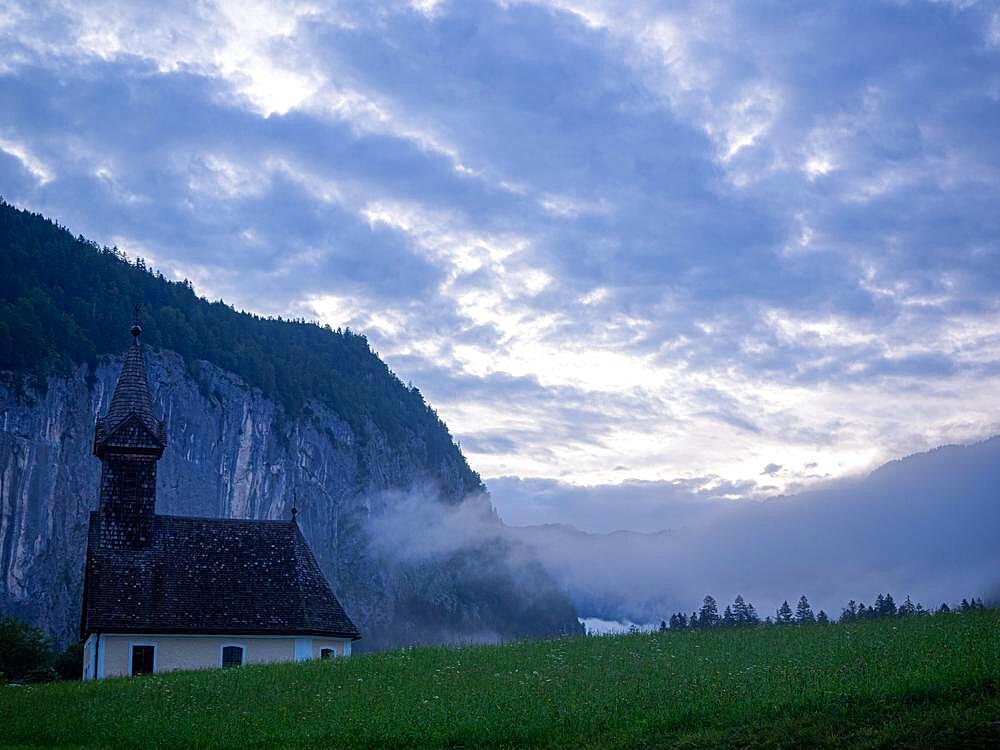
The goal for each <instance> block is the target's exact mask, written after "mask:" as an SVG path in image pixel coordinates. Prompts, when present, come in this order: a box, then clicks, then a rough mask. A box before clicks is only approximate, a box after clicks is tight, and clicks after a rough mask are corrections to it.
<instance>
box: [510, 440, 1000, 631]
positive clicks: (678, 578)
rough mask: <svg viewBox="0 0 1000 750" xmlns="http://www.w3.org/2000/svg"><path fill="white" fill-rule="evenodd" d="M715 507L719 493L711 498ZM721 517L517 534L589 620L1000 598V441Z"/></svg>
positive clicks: (726, 511)
mask: <svg viewBox="0 0 1000 750" xmlns="http://www.w3.org/2000/svg"><path fill="white" fill-rule="evenodd" d="M702 502H706V503H707V502H713V501H702ZM715 502H717V503H718V505H719V506H720V508H719V510H718V511H717V512H715V513H712V514H706V517H707V518H708V519H709V520H706V521H703V522H701V523H690V524H688V525H687V526H686V527H684V528H682V529H678V530H675V531H669V532H660V533H656V534H644V533H636V532H629V531H622V532H616V533H613V534H589V533H585V532H581V531H577V530H576V529H573V528H571V527H565V526H534V527H525V528H520V529H512V534H515V535H516V536H517V537H518V538H519V539H521V540H522V541H523V542H524V543H526V544H527V545H528V546H529V547H531V548H532V549H534V550H535V552H536V553H537V554H538V555H539V557H540V558H541V560H542V561H543V563H544V564H545V565H546V567H547V568H548V570H549V571H550V572H551V573H552V574H553V575H554V576H555V577H556V579H557V580H558V581H559V583H560V584H562V585H563V587H564V588H565V589H566V590H567V591H568V592H569V594H570V596H571V598H572V599H573V602H574V604H575V605H576V607H577V610H578V611H579V613H580V615H581V616H583V617H596V618H601V619H603V620H619V621H621V620H631V621H634V622H645V623H649V622H654V623H655V622H659V621H660V620H661V619H666V618H668V617H669V616H670V614H671V613H673V612H676V611H683V612H690V611H691V610H692V609H695V608H697V607H698V606H699V605H700V603H701V600H702V597H703V596H705V595H706V594H712V595H713V596H714V597H716V598H717V599H718V600H719V603H720V607H722V606H724V605H725V604H728V603H730V602H732V601H733V600H734V598H735V596H736V595H737V594H741V595H743V596H744V597H745V598H747V599H748V600H749V601H751V602H753V603H754V604H755V605H756V606H757V608H758V610H759V611H760V613H761V616H764V615H768V614H770V615H773V614H774V610H775V607H776V606H777V605H779V604H780V603H781V602H782V600H784V599H787V600H789V601H791V602H793V603H794V602H795V601H796V600H797V599H798V597H799V596H801V595H802V594H807V595H808V597H809V599H810V601H811V602H812V603H813V606H814V607H816V608H823V609H825V610H826V611H827V612H828V613H830V614H832V615H838V614H840V610H841V608H842V607H843V606H844V605H845V604H846V603H847V602H848V600H850V599H855V600H863V601H865V602H867V603H869V604H870V603H871V602H872V600H873V599H874V597H875V596H876V594H878V593H879V592H883V591H891V592H893V593H895V594H897V595H898V596H899V597H903V596H905V595H906V594H909V595H911V596H912V597H913V599H914V601H921V602H923V604H924V605H925V606H927V607H935V608H936V607H938V606H939V605H940V604H941V603H942V602H949V603H950V604H955V603H956V602H957V601H958V600H959V599H961V598H962V597H966V596H981V597H986V598H988V599H993V600H998V599H1000V543H998V541H997V540H998V539H1000V437H994V438H991V439H989V440H984V441H982V442H979V443H975V444H972V445H950V446H944V447H940V448H936V449H935V450H931V451H927V452H925V453H918V454H915V455H912V456H908V457H906V458H903V459H899V460H896V461H891V462H889V463H887V464H885V465H884V466H882V467H880V468H878V469H876V470H875V471H873V472H872V473H871V474H870V475H868V476H867V477H864V478H862V479H850V480H842V481H839V482H836V483H833V484H831V485H829V486H828V487H826V488H825V489H822V490H815V491H811V492H803V493H801V494H798V495H793V496H787V497H775V498H771V499H770V500H767V501H765V502H719V501H715Z"/></svg>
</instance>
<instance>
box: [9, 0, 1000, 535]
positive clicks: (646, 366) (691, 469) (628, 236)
mask: <svg viewBox="0 0 1000 750" xmlns="http://www.w3.org/2000/svg"><path fill="white" fill-rule="evenodd" d="M6 11H7V12H6V13H5V17H4V19H3V21H0V23H2V24H3V26H2V27H0V96H2V97H3V101H4V103H5V107H4V111H3V113H0V192H2V193H3V194H4V196H5V197H6V198H7V199H8V200H11V201H13V202H14V203H16V204H19V205H24V206H26V207H29V208H32V209H34V210H40V211H43V212H44V213H46V214H47V215H49V216H51V217H52V218H54V219H57V220H58V221H60V222H61V223H63V224H65V225H67V226H69V227H70V228H71V229H72V230H73V231H74V232H82V233H84V234H85V235H87V236H89V237H91V238H92V239H95V240H97V241H98V242H105V243H108V244H118V245H119V247H121V248H123V249H125V250H126V252H128V253H129V254H131V255H143V256H144V257H146V258H147V259H149V260H151V261H152V262H153V264H154V265H156V266H157V267H159V268H161V269H162V270H163V271H164V272H165V273H167V274H169V275H171V276H177V277H187V278H190V279H191V280H192V281H193V282H194V284H195V286H196V288H197V289H198V290H199V291H200V292H202V293H204V294H207V295H209V296H211V297H213V298H216V297H223V298H224V299H226V300H227V301H230V302H232V303H234V304H236V305H237V306H240V307H244V308H247V309H251V310H254V311H256V312H261V313H269V314H282V315H292V316H306V317H317V318H319V319H321V320H322V321H323V322H327V323H330V324H331V325H333V326H335V327H336V326H342V325H350V326H351V327H352V328H356V329H360V330H363V331H365V332H366V333H367V334H368V336H369V340H370V341H371V342H372V343H373V345H374V347H375V348H376V349H377V350H378V351H379V353H380V354H381V355H382V356H383V357H384V358H385V359H386V360H387V361H388V362H389V364H390V365H391V366H392V367H393V368H394V369H395V370H396V371H397V372H398V373H399V374H400V375H401V377H402V378H403V379H404V380H412V381H413V382H414V383H416V384H417V385H418V386H419V387H420V389H421V390H422V392H423V393H424V394H425V396H427V398H428V399H429V401H430V402H431V403H433V404H434V406H435V408H436V409H437V410H438V411H439V413H440V414H441V415H442V417H443V418H444V419H445V420H446V422H447V423H448V424H449V426H450V427H451V428H452V430H453V432H454V433H455V434H456V436H457V437H458V438H459V439H460V440H461V441H462V444H463V447H464V448H465V449H466V452H467V453H468V455H469V457H470V459H471V461H472V463H473V465H474V466H476V468H478V469H479V470H480V471H481V473H483V475H484V476H487V477H490V476H493V477H502V476H515V477H516V476H520V477H539V478H544V479H551V480H559V481H560V482H563V483H570V484H573V485H576V486H581V487H595V486H601V485H603V484H607V483H610V482H621V481H622V480H627V481H631V482H635V483H639V484H641V483H661V484H663V485H664V486H671V485H672V483H673V482H676V481H688V480H698V479H699V478H702V477H712V476H715V477H719V479H720V481H724V482H728V483H729V484H730V485H731V486H732V487H734V488H735V487H738V488H740V489H739V490H733V493H735V494H742V495H746V496H758V497H759V496H762V495H765V494H767V493H770V492H772V491H773V489H772V488H773V487H777V488H778V489H779V490H781V491H791V490H793V489H796V488H798V487H800V486H802V484H803V483H808V482H815V481H819V480H821V479H825V478H827V477H830V476H832V477H836V476H844V475H848V474H851V473H854V472H857V471H860V470H863V469H866V468H870V467H871V466H873V465H875V464H876V463H877V462H879V461H881V460H884V459H885V458H886V457H888V456H892V455H900V454H904V453H907V452H912V451H914V450H920V449H925V448H928V447H932V446H934V445H936V444H940V443H943V442H949V441H963V440H970V439H975V438H979V437H982V436H984V435H987V434H991V433H992V431H994V430H995V429H996V428H997V426H998V425H1000V412H998V410H997V409H998V407H997V405H996V403H995V402H996V399H995V398H993V397H992V394H993V393H995V392H996V389H997V387H998V386H1000V326H998V324H997V320H1000V315H998V313H1000V294H998V290H1000V245H998V237H1000V218H998V215H997V212H996V210H995V206H996V205H997V203H998V199H1000V187H998V185H1000V183H998V181H997V179H996V175H997V170H998V167H1000V143H998V142H997V139H996V138H995V132H996V130H997V126H998V123H1000V111H998V109H997V102H998V101H1000V83H998V81H1000V78H998V75H1000V47H998V46H997V45H996V44H995V33H994V31H995V27H996V18H995V13H993V14H991V13H990V11H989V10H988V9H987V8H985V7H983V6H980V5H976V4H968V5H966V4H941V3H923V2H916V3H906V4H898V3H868V4H858V5H849V6H838V7H833V8H831V7H829V6H827V5H823V4H818V3H817V4H805V5H801V6H797V7H796V8H794V9H791V10H790V9H788V8H785V7H781V8H778V7H777V6H775V7H770V8H769V7H761V6H757V5H755V6H747V5H740V4H729V3H712V4H704V3H675V4H671V5H670V7H669V8H665V7H664V6H663V5H662V4H660V3H653V2H636V3H630V4H629V5H628V7H627V8H624V7H623V6H622V5H621V4H620V3H609V2H603V1H601V0H559V1H558V2H541V1H540V2H487V1H486V0H481V1H479V0H474V1H472V2H463V3H417V4H414V3H406V2H399V3H389V4H385V3H370V2H364V1H358V2H338V3H329V4H324V3H299V2H288V3H273V4H272V3H251V4H249V5H248V4H245V3H242V4H240V5H238V6H237V5H233V4H231V3H228V2H209V3H198V4H191V5H189V4H186V3H160V4H146V5H141V4H134V3H120V2H114V1H112V0H101V1H100V2H94V3H87V4H76V5H66V4H63V3H32V4H30V5H28V4H21V3H13V4H10V3H9V4H8V6H7V8H6ZM771 464H774V465H780V466H782V467H783V468H782V469H781V471H780V472H772V473H765V474H761V470H760V469H761V467H762V466H768V465H771ZM810 464H813V465H810ZM637 486H638V485H637ZM561 502H566V503H569V504H571V505H572V504H574V503H578V502H581V501H579V500H578V499H575V498H574V497H571V496H568V495H567V496H565V497H564V498H563V499H562V500H561ZM548 507H549V509H550V513H551V514H552V515H551V517H550V518H551V519H555V518H557V517H559V516H558V512H559V511H558V509H557V508H556V507H555V506H551V505H550V506H548ZM579 512H580V513H581V514H584V515H585V514H587V513H589V512H590V511H588V510H587V508H586V504H584V505H582V506H580V508H579ZM640 515H641V514H640ZM537 517H538V518H541V516H537ZM640 521H641V518H640V516H637V517H636V522H637V523H638V522H640Z"/></svg>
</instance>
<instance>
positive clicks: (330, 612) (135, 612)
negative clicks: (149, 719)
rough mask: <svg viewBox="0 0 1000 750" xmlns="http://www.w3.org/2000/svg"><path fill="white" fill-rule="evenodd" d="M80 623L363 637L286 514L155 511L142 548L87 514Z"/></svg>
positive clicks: (123, 628) (92, 628)
mask: <svg viewBox="0 0 1000 750" xmlns="http://www.w3.org/2000/svg"><path fill="white" fill-rule="evenodd" d="M83 608H84V609H83V617H82V630H83V633H84V635H86V634H87V633H92V632H116V631H117V632H136V631H139V632H146V633H153V632H155V633H206V634H207V633H233V634H235V633H242V634H247V635H250V634H274V635H296V634H302V635H306V634H311V635H327V636H332V637H342V638H358V637H360V635H359V633H358V629H357V628H356V627H355V626H354V623H353V622H351V620H350V618H349V617H348V616H347V614H346V613H345V612H344V610H343V608H342V607H341V606H340V603H339V602H338V601H337V598H336V597H335V596H334V594H333V591H331V590H330V586H329V584H328V583H327V581H326V578H325V577H324V575H323V573H322V571H321V570H320V568H319V565H318V564H317V563H316V559H315V558H314V557H313V554H312V551H311V550H310V549H309V545H308V543H307V542H306V540H305V538H304V537H303V536H302V533H301V531H299V528H298V526H297V525H296V524H295V523H294V522H290V521H244V520H233V519H210V518H187V517H180V516H159V515H157V516H154V519H153V530H152V542H151V544H149V546H147V547H146V548H144V549H141V550H134V549H128V550H120V549H112V548H110V547H107V546H102V545H101V539H100V518H99V514H98V513H92V514H91V518H90V533H89V539H88V550H87V569H86V573H85V582H84V603H83Z"/></svg>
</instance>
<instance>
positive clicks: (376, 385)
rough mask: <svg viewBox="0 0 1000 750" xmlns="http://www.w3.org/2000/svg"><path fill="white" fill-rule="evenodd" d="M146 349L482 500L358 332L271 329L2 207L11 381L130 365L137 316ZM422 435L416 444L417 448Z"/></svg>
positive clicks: (451, 448)
mask: <svg viewBox="0 0 1000 750" xmlns="http://www.w3.org/2000/svg"><path fill="white" fill-rule="evenodd" d="M135 303H140V304H141V305H142V325H143V340H144V341H145V342H146V343H147V344H150V345H151V346H153V347H158V348H164V349H169V350H171V351H174V352H177V353H178V354H180V355H181V356H182V357H183V358H184V360H185V362H186V363H187V364H188V365H189V366H191V367H195V368H196V367H197V366H198V362H199V361H207V362H211V363H212V364H214V365H216V366H217V367H219V368H220V369H222V370H227V371H229V372H232V373H234V374H236V375H238V376H239V377H240V378H241V379H242V380H243V381H245V382H246V383H247V384H248V385H249V386H251V387H255V388H260V389H261V391H262V392H263V395H264V396H265V397H267V398H269V399H271V400H273V401H275V402H277V403H280V404H281V405H282V406H283V407H284V408H285V409H286V410H287V412H288V413H289V414H290V415H291V416H297V415H298V414H299V413H301V411H302V409H303V408H304V407H305V405H306V404H307V403H308V402H310V401H315V402H319V403H322V404H324V405H326V406H327V407H329V408H330V409H331V410H332V411H333V412H334V413H335V414H336V415H337V416H338V417H340V418H341V419H343V420H344V421H345V422H347V424H349V425H350V426H351V428H352V430H353V432H354V434H355V435H356V436H357V437H358V438H359V439H361V440H365V439H367V438H368V437H369V433H370V430H368V429H367V425H368V422H369V421H370V422H372V423H374V425H375V426H376V427H377V429H378V431H379V432H380V433H381V434H383V435H385V436H386V438H387V439H388V440H389V441H390V447H392V448H393V449H394V450H401V451H407V452H415V453H416V455H413V456H412V458H413V459H414V460H415V461H417V462H419V463H420V464H422V465H424V466H428V467H432V468H433V467H438V466H441V465H443V464H445V463H453V464H455V465H456V466H458V467H460V470H461V475H462V477H461V478H462V482H463V485H464V487H465V490H466V492H475V491H477V490H481V489H482V483H481V481H480V479H479V476H478V475H477V474H476V473H475V472H474V471H472V469H470V468H469V466H468V464H467V463H466V461H465V458H464V457H463V456H462V454H461V452H460V451H459V449H458V447H457V446H456V445H455V444H454V442H453V440H452V439H451V435H450V434H449V433H448V429H447V427H445V425H444V423H443V422H442V421H441V420H440V419H439V418H438V417H437V415H436V414H435V412H434V410H433V409H431V408H430V407H429V406H428V405H427V404H426V403H425V402H424V399H423V397H422V396H421V394H420V391H419V390H417V388H416V387H410V388H408V387H406V386H405V385H404V384H403V383H402V382H401V381H400V380H399V378H397V377H396V376H395V375H394V374H393V373H392V372H391V371H390V370H389V368H388V367H386V365H385V363H383V362H382V361H381V360H380V359H379V358H378V357H377V356H376V355H375V354H374V353H373V352H372V351H371V348H370V347H369V345H368V340H367V339H366V338H365V337H364V336H362V335H358V334H355V333H352V332H351V331H350V330H346V331H341V330H340V329H338V330H336V331H334V330H331V329H330V328H328V327H321V326H318V325H315V324H312V323H305V322H301V321H290V320H281V319H276V320H275V319H270V318H261V317H259V316H256V315H251V314H249V313H243V312H237V311H236V310H234V309H233V308H232V307H230V306H229V305H226V304H223V303H222V302H208V301H207V300H204V299H202V298H200V297H198V296H197V295H196V294H195V293H194V290H193V289H192V288H191V284H190V283H189V282H175V281H169V280H167V279H166V278H164V277H163V275H162V274H159V273H154V272H152V271H151V270H149V269H147V268H145V266H144V265H142V264H139V265H134V264H132V263H129V262H127V261H126V260H125V259H124V257H123V256H122V255H121V254H119V253H118V252H117V250H115V249H110V248H106V247H99V246H98V245H97V244H95V243H93V242H90V241H88V240H86V239H84V238H83V237H82V236H81V237H77V238H74V237H73V236H72V235H71V234H70V233H69V231H67V230H66V229H64V228H62V227H60V226H58V225H57V224H54V223H52V222H51V221H49V220H48V219H46V218H44V217H42V216H40V215H38V214H33V213H30V212H28V211H21V210H18V209H17V208H14V207H13V206H11V205H10V204H8V203H5V202H2V201H0V370H8V371H14V372H18V373H21V374H23V375H25V376H28V377H30V379H31V381H32V382H33V383H34V384H35V385H36V387H38V388H40V389H44V388H45V386H46V379H47V378H48V376H50V375H63V376H65V375H68V374H69V373H70V372H71V371H72V369H73V367H74V366H75V365H79V364H86V365H88V367H90V368H91V369H93V368H94V367H95V365H96V363H97V359H98V357H99V356H100V355H104V354H112V355H117V354H120V353H121V351H122V349H123V346H124V344H123V336H122V332H123V331H127V330H128V327H129V325H130V321H131V316H132V306H133V304H135ZM415 434H420V435H421V437H422V439H421V440H420V441H419V442H416V443H414V442H413V441H412V440H410V438H411V437H412V436H413V435H415Z"/></svg>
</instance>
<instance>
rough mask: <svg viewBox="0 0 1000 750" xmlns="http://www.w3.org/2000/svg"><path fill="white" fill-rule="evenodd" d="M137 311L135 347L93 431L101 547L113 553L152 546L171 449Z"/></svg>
mask: <svg viewBox="0 0 1000 750" xmlns="http://www.w3.org/2000/svg"><path fill="white" fill-rule="evenodd" d="M135 313H136V316H135V320H134V322H133V324H132V329H131V333H132V345H131V346H130V347H129V348H128V350H127V351H126V352H125V361H124V364H123V365H122V372H121V375H120V376H119V378H118V384H117V385H116V386H115V392H114V395H113V396H112V397H111V405H110V406H109V407H108V413H107V414H106V415H105V416H103V417H98V418H97V424H96V426H95V429H94V455H95V456H97V457H98V458H99V459H101V497H100V504H99V506H98V514H99V517H100V529H101V544H102V545H103V546H105V547H110V548H113V549H143V548H145V547H146V546H148V545H149V543H150V541H151V537H152V529H153V515H154V514H155V513H156V462H157V461H159V460H160V456H162V455H163V449H164V448H165V447H166V445H167V434H166V425H165V424H164V422H163V420H161V419H157V418H156V414H155V413H154V411H153V399H152V398H151V397H150V395H149V381H148V380H147V379H146V362H145V359H144V358H143V354H142V343H141V341H140V337H141V336H142V326H140V325H139V320H138V313H139V308H138V305H137V306H136V310H135Z"/></svg>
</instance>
